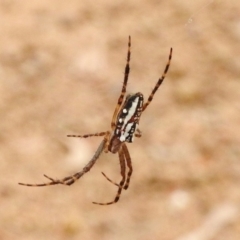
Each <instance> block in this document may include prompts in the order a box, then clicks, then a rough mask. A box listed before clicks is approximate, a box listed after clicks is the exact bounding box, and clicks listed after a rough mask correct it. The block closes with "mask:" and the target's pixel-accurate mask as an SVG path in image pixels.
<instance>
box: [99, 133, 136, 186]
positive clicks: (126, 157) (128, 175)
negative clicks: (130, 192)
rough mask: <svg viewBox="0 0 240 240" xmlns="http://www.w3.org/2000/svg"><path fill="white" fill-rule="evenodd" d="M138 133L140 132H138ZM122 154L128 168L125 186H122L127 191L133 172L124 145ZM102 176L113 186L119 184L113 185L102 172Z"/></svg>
mask: <svg viewBox="0 0 240 240" xmlns="http://www.w3.org/2000/svg"><path fill="white" fill-rule="evenodd" d="M139 131H140V130H139ZM122 147H123V153H124V155H125V160H126V163H127V166H128V168H129V171H128V174H127V180H126V182H125V185H124V187H123V188H124V190H127V189H128V187H129V183H130V179H131V176H132V172H133V168H132V162H131V157H130V154H129V151H128V148H127V146H126V144H123V146H122ZM102 175H103V176H104V177H105V178H106V179H107V180H108V181H109V182H110V183H112V184H114V185H115V186H117V187H119V184H118V183H115V182H114V181H112V180H111V179H110V178H109V177H108V176H107V175H106V174H105V173H104V172H102Z"/></svg>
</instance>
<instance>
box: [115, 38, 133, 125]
mask: <svg viewBox="0 0 240 240" xmlns="http://www.w3.org/2000/svg"><path fill="white" fill-rule="evenodd" d="M130 58H131V36H129V38H128V52H127V63H126V66H125V71H124V80H123V86H122V92H121V94H120V96H119V98H118V103H117V106H116V108H115V111H114V114H113V118H112V123H111V127H112V129H115V127H116V117H117V114H118V110H119V108H120V107H121V105H122V102H123V99H124V96H125V94H126V89H127V82H128V75H129V72H130V66H129V64H130Z"/></svg>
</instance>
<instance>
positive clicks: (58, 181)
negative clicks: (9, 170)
mask: <svg viewBox="0 0 240 240" xmlns="http://www.w3.org/2000/svg"><path fill="white" fill-rule="evenodd" d="M105 144H106V140H105V139H104V140H103V141H102V142H101V144H100V145H99V147H98V149H97V151H96V153H95V154H94V156H93V157H92V159H91V160H90V161H89V162H88V164H87V165H86V166H85V167H84V168H83V170H82V171H81V172H77V173H75V174H73V175H71V176H68V177H65V178H63V179H53V178H51V177H49V176H47V175H45V174H44V177H46V178H47V179H49V180H50V182H47V183H41V184H29V183H18V184H19V185H23V186H28V187H44V186H50V185H56V184H63V185H72V184H73V183H75V182H76V181H77V180H78V179H79V178H81V177H82V176H83V175H84V174H85V173H87V172H88V171H90V169H91V168H92V167H93V165H94V164H95V163H96V161H97V160H98V158H99V157H100V155H101V153H102V152H103V150H104V147H105Z"/></svg>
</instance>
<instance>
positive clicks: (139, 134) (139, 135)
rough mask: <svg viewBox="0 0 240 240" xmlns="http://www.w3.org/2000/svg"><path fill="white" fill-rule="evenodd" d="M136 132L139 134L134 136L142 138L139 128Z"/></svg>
mask: <svg viewBox="0 0 240 240" xmlns="http://www.w3.org/2000/svg"><path fill="white" fill-rule="evenodd" d="M136 132H137V133H135V134H134V136H135V137H138V138H140V137H141V136H142V132H141V130H140V129H139V128H137V130H136Z"/></svg>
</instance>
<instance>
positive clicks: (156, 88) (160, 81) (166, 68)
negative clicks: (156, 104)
mask: <svg viewBox="0 0 240 240" xmlns="http://www.w3.org/2000/svg"><path fill="white" fill-rule="evenodd" d="M171 59H172V48H171V49H170V54H169V57H168V62H167V65H166V67H165V70H164V72H163V75H162V77H161V78H159V79H158V82H157V84H156V86H155V87H154V89H153V90H152V92H151V94H150V96H149V97H148V100H147V102H146V103H145V104H144V105H143V111H144V110H145V109H146V108H147V106H148V105H149V104H150V102H151V101H152V99H153V96H154V94H155V92H156V91H157V90H158V88H159V87H160V85H161V84H162V82H163V80H164V78H165V76H166V74H167V72H168V69H169V66H170V63H171Z"/></svg>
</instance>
